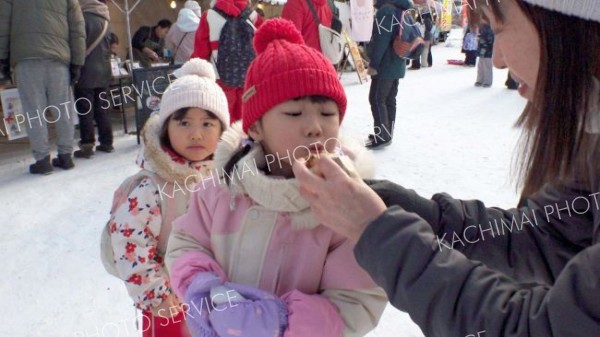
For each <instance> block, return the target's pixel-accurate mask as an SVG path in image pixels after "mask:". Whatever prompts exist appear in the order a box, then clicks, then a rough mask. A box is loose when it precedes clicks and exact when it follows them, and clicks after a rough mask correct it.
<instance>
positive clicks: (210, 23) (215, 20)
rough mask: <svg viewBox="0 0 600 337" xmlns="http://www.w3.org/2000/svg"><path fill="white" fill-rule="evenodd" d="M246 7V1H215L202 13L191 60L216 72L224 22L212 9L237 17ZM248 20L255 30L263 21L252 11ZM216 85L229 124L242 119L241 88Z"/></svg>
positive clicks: (222, 84)
mask: <svg viewBox="0 0 600 337" xmlns="http://www.w3.org/2000/svg"><path fill="white" fill-rule="evenodd" d="M246 7H248V0H217V1H216V3H215V4H214V6H212V8H211V9H209V10H207V11H205V12H203V13H202V16H201V18H200V26H199V28H198V30H197V31H196V35H195V41H194V52H193V53H192V58H194V57H198V58H201V59H204V60H207V61H209V62H211V63H212V64H213V66H214V67H215V72H216V60H217V56H218V49H219V37H220V36H221V29H223V26H224V25H225V22H226V21H225V18H223V17H222V16H221V15H219V14H218V13H217V12H216V11H215V10H214V9H217V10H220V11H221V12H224V13H226V14H227V15H231V16H234V17H237V16H239V15H240V14H241V13H242V11H243V10H244V9H245V8H246ZM249 19H250V21H252V23H253V24H254V26H255V27H256V28H258V27H260V25H261V24H262V23H263V19H262V18H261V17H260V16H259V15H258V14H257V13H256V11H253V12H252V14H250V16H249ZM217 77H218V72H217ZM217 83H218V84H219V86H221V88H222V89H223V91H224V92H225V95H226V96H227V102H228V104H229V114H230V120H231V123H234V122H235V121H238V120H240V119H241V118H242V92H243V88H242V87H234V86H228V85H226V84H224V83H223V81H221V80H217Z"/></svg>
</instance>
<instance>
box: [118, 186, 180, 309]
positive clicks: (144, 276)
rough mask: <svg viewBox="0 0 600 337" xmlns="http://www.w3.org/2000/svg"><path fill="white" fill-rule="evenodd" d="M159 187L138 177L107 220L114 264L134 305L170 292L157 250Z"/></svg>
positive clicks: (141, 306) (157, 301) (148, 305)
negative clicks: (137, 183)
mask: <svg viewBox="0 0 600 337" xmlns="http://www.w3.org/2000/svg"><path fill="white" fill-rule="evenodd" d="M159 198H160V196H159V191H158V188H157V186H155V185H154V183H153V182H152V180H151V179H149V178H144V179H142V181H140V183H139V185H138V186H136V187H135V188H134V189H133V190H132V191H131V193H130V194H129V196H128V197H127V200H128V202H127V203H123V205H121V206H119V207H118V208H117V210H116V211H115V213H114V215H113V216H112V218H111V222H110V234H111V241H112V246H113V247H114V252H115V265H116V267H117V270H118V271H119V275H120V276H121V278H122V279H123V280H125V284H126V286H127V291H128V293H129V295H130V296H131V297H132V299H133V301H134V303H135V306H136V307H137V308H139V309H141V310H148V309H150V308H152V307H156V306H158V305H160V303H162V301H163V300H164V299H165V298H166V297H167V296H168V295H169V294H171V286H170V283H169V278H168V276H167V272H166V270H165V267H164V265H163V257H162V256H160V254H157V252H158V250H157V248H158V240H159V237H158V235H159V233H160V229H161V224H162V217H161V212H160V211H161V210H160V203H159Z"/></svg>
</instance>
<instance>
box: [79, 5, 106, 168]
mask: <svg viewBox="0 0 600 337" xmlns="http://www.w3.org/2000/svg"><path fill="white" fill-rule="evenodd" d="M79 3H80V4H81V10H82V11H83V19H84V21H85V32H86V48H87V49H86V55H87V56H86V58H85V64H84V65H83V68H82V69H81V78H80V79H79V82H78V83H77V85H76V86H75V98H76V102H77V103H76V108H77V111H78V112H79V114H78V116H79V134H80V136H81V140H80V142H79V148H80V149H79V150H77V151H75V153H74V155H75V157H77V158H91V157H92V156H93V155H94V146H95V145H96V138H95V133H94V121H96V125H97V126H98V140H99V141H100V145H98V146H97V147H96V150H97V151H103V152H112V151H113V131H112V125H111V122H110V116H109V110H108V108H109V107H108V106H106V105H105V104H103V102H102V100H101V99H100V94H101V93H102V92H107V91H108V86H109V85H110V79H111V76H112V73H111V68H110V53H111V52H110V40H111V32H110V29H109V22H110V16H109V13H108V6H106V4H104V3H103V1H101V0H79Z"/></svg>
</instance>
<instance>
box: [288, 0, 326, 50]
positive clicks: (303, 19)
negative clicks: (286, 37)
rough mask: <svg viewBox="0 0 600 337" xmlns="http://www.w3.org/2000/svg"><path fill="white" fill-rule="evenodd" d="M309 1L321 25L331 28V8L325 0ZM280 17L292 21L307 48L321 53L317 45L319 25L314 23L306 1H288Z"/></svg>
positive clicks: (319, 46)
mask: <svg viewBox="0 0 600 337" xmlns="http://www.w3.org/2000/svg"><path fill="white" fill-rule="evenodd" d="M310 1H312V3H313V6H314V7H315V12H316V13H317V16H318V17H319V20H320V21H321V24H323V25H325V26H327V27H331V19H332V18H333V13H332V12H331V7H329V4H328V3H327V0H310ZM281 17H282V18H284V19H288V20H290V21H292V22H293V23H294V25H296V28H298V30H299V31H300V33H302V37H303V38H304V42H305V43H306V45H307V46H310V47H313V48H315V49H316V50H318V51H321V45H320V44H319V28H318V26H319V25H318V24H317V23H316V22H315V19H314V17H313V15H312V13H311V11H310V7H309V5H308V2H307V0H288V2H287V3H286V4H285V6H284V7H283V11H282V12H281Z"/></svg>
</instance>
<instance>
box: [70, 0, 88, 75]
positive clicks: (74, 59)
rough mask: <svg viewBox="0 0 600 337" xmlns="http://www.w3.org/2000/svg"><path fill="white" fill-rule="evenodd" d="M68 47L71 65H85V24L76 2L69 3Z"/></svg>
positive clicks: (73, 0) (75, 0)
mask: <svg viewBox="0 0 600 337" xmlns="http://www.w3.org/2000/svg"><path fill="white" fill-rule="evenodd" d="M68 10H69V13H68V16H67V17H68V20H69V47H70V49H71V64H74V65H78V66H83V64H84V63H85V50H86V45H85V23H84V21H83V13H82V12H81V7H80V6H79V2H78V1H77V0H71V1H69V9H68Z"/></svg>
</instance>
